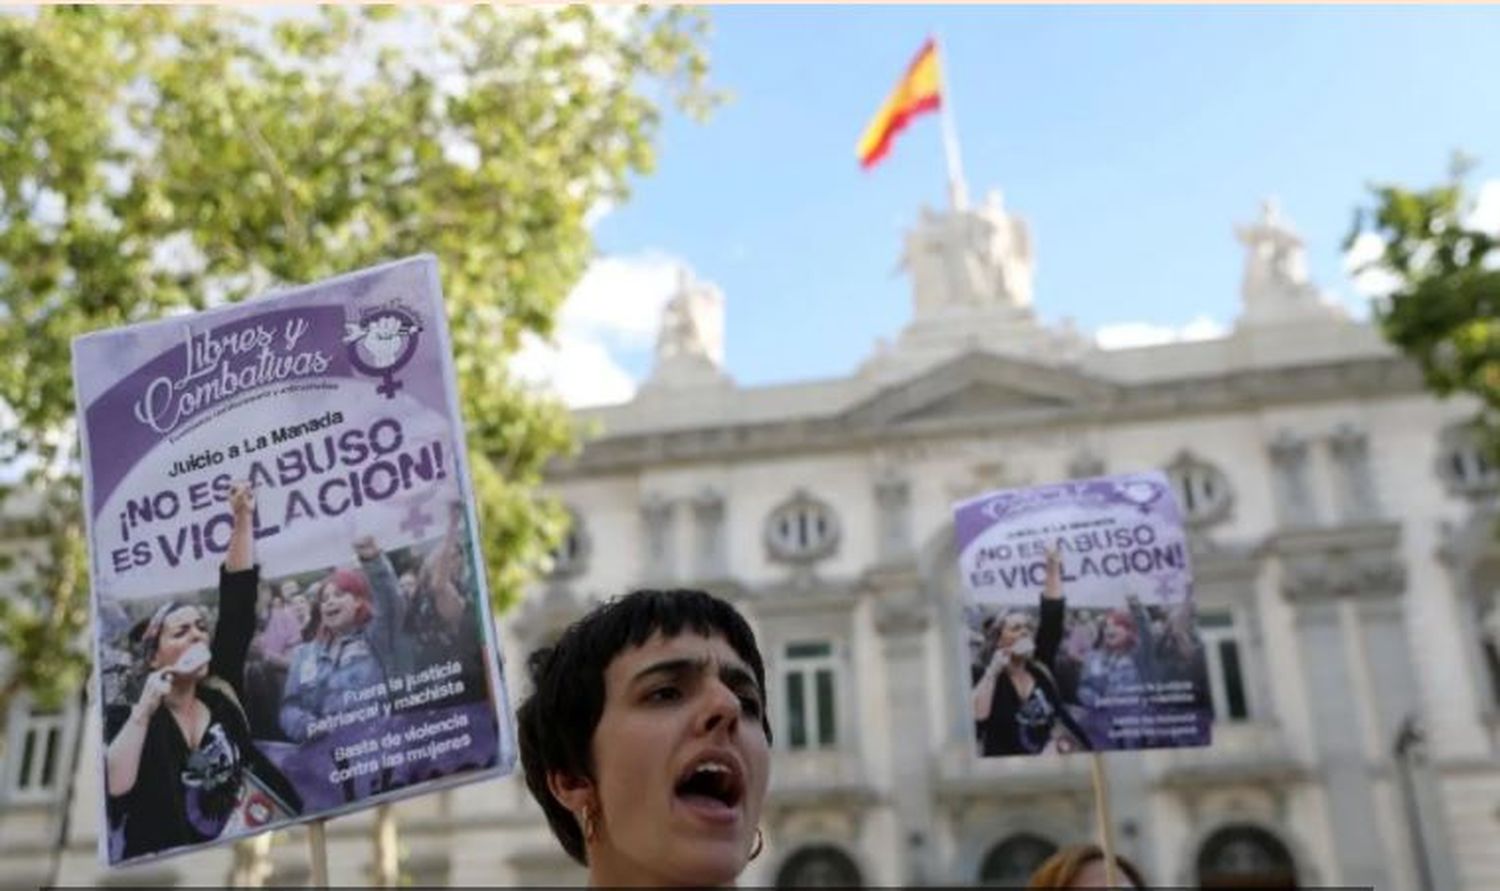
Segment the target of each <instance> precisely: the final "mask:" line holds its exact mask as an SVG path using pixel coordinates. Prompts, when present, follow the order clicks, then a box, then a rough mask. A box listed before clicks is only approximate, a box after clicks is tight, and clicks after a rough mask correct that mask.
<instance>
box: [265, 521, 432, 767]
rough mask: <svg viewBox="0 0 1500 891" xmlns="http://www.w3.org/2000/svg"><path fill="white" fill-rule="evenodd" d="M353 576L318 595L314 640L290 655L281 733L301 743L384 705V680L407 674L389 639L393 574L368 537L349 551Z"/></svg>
mask: <svg viewBox="0 0 1500 891" xmlns="http://www.w3.org/2000/svg"><path fill="white" fill-rule="evenodd" d="M354 551H355V553H356V554H358V555H359V558H360V566H361V568H360V569H335V570H334V571H333V572H331V573H329V574H328V577H327V578H325V579H324V580H323V581H322V583H321V585H320V587H319V589H318V608H317V616H318V622H319V627H318V632H317V635H316V636H315V637H314V638H313V639H312V640H309V641H307V642H306V643H303V644H301V645H300V646H298V647H297V649H296V650H294V651H293V653H292V664H291V666H290V668H288V669H287V675H286V688H285V689H284V690H283V691H282V696H281V729H282V731H283V732H284V733H286V735H287V737H288V738H290V739H292V740H294V741H298V742H301V741H304V740H307V739H309V738H311V737H315V736H321V735H323V734H324V733H325V732H327V731H328V730H333V729H337V727H338V726H339V725H338V722H336V721H335V722H329V721H327V720H326V719H329V718H332V717H334V716H335V715H337V714H338V713H339V712H343V711H365V710H368V708H369V707H370V706H384V705H386V704H387V702H388V696H387V692H388V689H389V688H388V680H389V678H390V676H392V675H395V674H399V673H402V672H404V671H406V670H409V666H408V665H407V664H405V662H404V661H403V660H402V659H401V652H402V649H403V648H401V647H400V646H398V642H397V641H396V640H395V638H394V635H395V632H396V628H398V627H399V626H400V624H401V615H402V607H401V595H400V593H399V587H398V585H397V582H396V573H395V570H393V569H392V568H391V564H390V561H389V560H388V559H386V556H385V555H384V554H383V553H381V551H380V548H379V547H378V546H377V545H376V544H375V540H374V539H373V538H370V537H369V536H365V537H364V538H361V539H359V540H358V541H356V542H355V544H354Z"/></svg>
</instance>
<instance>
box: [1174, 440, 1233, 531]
mask: <svg viewBox="0 0 1500 891" xmlns="http://www.w3.org/2000/svg"><path fill="white" fill-rule="evenodd" d="M1166 472H1167V481H1168V482H1169V483H1171V484H1172V494H1173V495H1175V496H1176V497H1177V506H1178V507H1179V508H1181V509H1182V518H1183V519H1184V520H1186V521H1187V522H1188V524H1189V525H1193V526H1205V525H1208V524H1209V523H1216V522H1218V521H1219V520H1222V519H1224V518H1226V517H1228V516H1229V508H1230V505H1231V503H1232V502H1233V501H1234V492H1233V490H1231V489H1230V488H1229V478H1228V477H1226V476H1225V475H1224V472H1223V471H1221V470H1219V468H1217V467H1215V466H1213V465H1212V464H1209V463H1207V462H1205V461H1201V460H1199V459H1197V458H1195V457H1193V456H1192V455H1189V454H1187V453H1183V454H1182V455H1181V456H1179V457H1178V458H1177V460H1176V461H1174V462H1172V465H1171V466H1170V467H1168V468H1167V469H1166Z"/></svg>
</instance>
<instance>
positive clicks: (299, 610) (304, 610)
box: [287, 593, 312, 628]
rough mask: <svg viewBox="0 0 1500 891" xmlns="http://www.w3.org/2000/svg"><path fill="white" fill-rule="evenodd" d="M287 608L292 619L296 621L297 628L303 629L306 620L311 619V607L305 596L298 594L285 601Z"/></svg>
mask: <svg viewBox="0 0 1500 891" xmlns="http://www.w3.org/2000/svg"><path fill="white" fill-rule="evenodd" d="M287 606H288V608H290V609H291V611H292V618H294V619H296V620H297V627H299V628H305V627H306V626H307V623H308V620H309V619H311V618H312V605H311V604H310V603H308V600H307V595H306V594H303V593H298V594H295V595H293V596H292V597H291V598H290V599H289V600H287Z"/></svg>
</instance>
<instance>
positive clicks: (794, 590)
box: [0, 197, 1500, 891]
mask: <svg viewBox="0 0 1500 891" xmlns="http://www.w3.org/2000/svg"><path fill="white" fill-rule="evenodd" d="M1235 234H1236V236H1237V237H1238V239H1239V240H1240V242H1241V243H1242V244H1243V245H1244V248H1245V252H1246V259H1245V265H1244V270H1243V278H1242V280H1241V282H1240V293H1241V295H1242V305H1241V313H1240V315H1239V318H1238V319H1237V321H1236V323H1235V324H1234V326H1233V329H1232V331H1231V332H1230V333H1229V334H1228V335H1227V336H1224V337H1222V338H1219V339H1215V340H1207V341H1200V342H1186V343H1172V344H1167V345H1161V346H1152V347H1143V348H1135V349H1120V350H1102V349H1099V348H1097V347H1096V346H1094V345H1093V344H1092V343H1091V342H1090V341H1088V340H1086V339H1084V338H1082V337H1080V336H1079V335H1078V334H1077V333H1076V332H1074V331H1071V330H1069V329H1066V328H1062V329H1056V328H1049V327H1047V326H1044V325H1043V324H1041V323H1040V322H1038V320H1037V319H1036V317H1035V315H1034V313H1033V311H1032V308H1031V303H1032V259H1033V254H1032V245H1031V240H1030V237H1029V235H1028V232H1027V228H1026V226H1025V224H1024V222H1023V221H1022V220H1021V219H1020V218H1019V217H1017V216H1015V215H1013V214H1011V213H1010V212H1008V211H1007V210H1006V209H1005V208H1004V207H1002V206H1001V204H1000V201H999V199H998V198H997V197H992V198H991V199H990V200H989V201H988V202H987V203H986V204H985V205H984V206H982V207H980V208H978V209H973V210H963V211H950V212H941V213H934V212H930V211H928V212H924V213H923V214H922V216H921V217H920V219H919V220H918V222H917V224H916V225H915V227H914V229H913V231H912V232H911V233H910V235H909V237H908V239H907V243H906V251H905V256H904V261H905V266H906V268H907V270H908V271H909V272H910V275H911V279H912V286H913V291H912V307H913V311H912V317H911V320H910V322H909V324H908V325H907V326H906V327H905V329H904V330H903V331H902V333H901V335H900V336H899V338H897V340H896V341H895V342H894V343H891V344H889V345H882V346H881V347H880V348H879V349H877V350H876V352H875V354H874V355H872V356H870V357H869V358H868V360H867V361H866V362H865V363H864V364H863V365H862V366H861V367H860V368H858V369H857V370H855V371H854V372H853V373H852V374H850V375H849V376H848V377H844V378H838V379H834V380H823V381H810V382H806V383H799V384H793V385H785V386H772V387H760V388H742V387H738V386H736V385H735V383H734V382H733V381H732V380H731V379H730V378H729V377H728V376H727V375H726V374H725V372H724V371H723V369H722V364H721V363H722V319H723V315H722V297H721V296H720V295H719V294H718V292H717V291H716V290H715V289H713V288H712V287H711V286H708V285H703V284H697V283H694V282H691V281H684V283H683V285H682V288H681V292H680V293H679V294H678V295H677V296H676V297H675V298H674V299H673V300H672V302H671V304H670V305H669V307H668V309H667V312H666V317H665V318H664V321H663V326H662V335H661V340H660V342H659V345H658V350H657V362H656V366H655V368H654V370H653V372H652V374H651V376H650V378H649V380H648V381H647V382H646V383H645V384H644V385H643V386H642V388H641V390H640V392H639V393H638V394H637V396H636V398H635V399H634V400H633V401H632V402H631V403H629V404H627V405H621V406H614V407H609V408H603V409H596V410H590V411H584V412H580V416H581V420H584V421H587V422H589V423H590V425H591V426H592V427H593V428H594V429H595V430H596V431H597V435H596V436H595V437H594V438H593V439H591V440H590V441H589V443H588V445H587V447H586V448H585V449H584V450H583V451H582V453H581V454H580V455H579V456H578V457H577V458H576V459H574V460H572V461H570V462H567V463H566V464H561V465H558V466H557V467H556V468H555V469H554V471H553V473H552V475H551V480H550V483H549V486H550V488H551V490H552V492H553V493H555V494H556V495H557V496H558V497H559V498H561V499H562V500H563V501H564V503H566V504H567V506H568V508H569V510H570V511H571V512H572V514H573V517H574V520H575V522H574V526H573V531H572V534H571V535H570V537H569V539H568V542H567V543H566V545H565V546H564V547H563V548H562V549H561V550H560V551H559V553H558V554H557V559H556V565H555V567H554V569H553V572H552V574H551V576H550V577H549V578H548V579H547V580H546V581H545V582H544V583H542V584H539V585H538V586H537V587H536V589H535V590H534V591H533V592H532V593H531V594H530V596H528V598H527V599H526V601H525V602H524V603H523V604H521V605H520V606H519V607H518V608H517V609H516V610H515V611H513V612H512V613H511V614H509V615H507V616H505V617H504V618H503V619H502V620H501V626H502V634H503V636H504V638H505V641H506V645H507V647H508V652H509V653H510V659H509V663H510V664H509V666H508V668H509V670H508V674H509V676H510V683H511V684H512V688H513V691H514V692H515V693H516V694H519V693H521V692H523V690H522V686H523V685H522V681H521V679H520V677H519V674H520V672H519V666H520V665H521V658H520V657H521V655H522V654H524V653H525V652H526V651H529V650H530V649H531V648H532V647H534V646H536V645H537V644H539V643H542V642H544V641H546V640H548V639H549V638H550V637H551V636H553V635H554V634H556V633H557V632H558V631H559V630H560V629H561V628H562V627H563V626H564V625H565V624H566V623H567V622H568V621H570V620H571V619H573V618H574V617H576V616H577V615H579V614H580V613H581V612H582V611H583V610H585V609H587V608H588V606H589V605H591V604H592V603H594V602H596V601H598V600H600V599H602V598H605V597H608V596H610V595H612V594H615V593H619V592H621V591H624V590H627V589H629V588H631V587H635V586H641V585H668V584H670V585H691V586H701V587H705V588H708V589H710V590H713V591H715V592H718V593H721V594H723V595H725V596H727V597H730V598H732V599H733V600H734V601H735V602H736V603H738V604H739V605H740V607H741V608H742V609H743V610H744V611H745V612H746V614H747V615H749V616H750V617H751V619H752V622H753V624H754V625H755V626H756V629H757V632H758V634H759V636H760V639H761V642H762V645H763V648H764V649H765V651H766V653H767V655H768V658H769V669H770V679H769V686H770V689H769V691H768V692H769V695H770V702H771V707H772V709H773V712H772V715H773V721H774V722H775V725H776V730H777V749H776V752H775V756H774V758H775V761H774V768H773V788H772V792H771V795H770V800H769V802H768V806H767V812H766V816H765V825H764V829H765V833H766V839H767V847H766V851H765V854H764V855H763V856H762V857H761V858H759V859H758V860H757V861H756V862H755V863H754V864H752V867H751V871H750V874H748V875H747V876H746V880H747V882H748V883H750V884H756V885H773V884H786V885H795V884H821V883H830V882H846V883H854V882H863V883H868V884H879V885H893V884H925V883H933V884H937V883H941V884H967V883H978V882H999V883H1007V882H1010V883H1018V882H1020V881H1021V880H1023V879H1024V876H1025V874H1026V873H1027V872H1028V871H1029V870H1030V868H1031V867H1032V865H1033V864H1034V863H1035V862H1036V861H1037V860H1039V859H1040V858H1041V857H1043V856H1045V855H1046V853H1048V852H1049V851H1050V850H1051V849H1052V847H1053V846H1055V845H1059V844H1064V843H1068V842H1072V841H1077V840H1083V839H1085V838H1087V837H1088V836H1089V835H1090V834H1091V830H1092V811H1091V808H1092V798H1091V793H1090V785H1089V772H1088V763H1087V761H1085V760H1083V759H1081V758H1072V759H1070V758H1067V757H1063V756H1043V757H1039V758H1037V759H1034V760H1020V761H1017V760H995V761H981V760H980V759H978V758H977V757H976V756H975V754H974V752H973V748H972V743H971V733H972V719H971V717H970V715H969V712H968V707H967V692H968V691H967V687H968V683H969V674H968V669H967V666H966V665H965V664H964V663H963V658H962V655H961V654H962V647H961V639H960V638H959V636H958V622H959V609H960V603H959V592H958V579H957V576H956V573H955V571H954V555H953V551H952V543H951V534H952V533H951V526H950V510H949V509H950V505H951V504H952V503H953V502H954V501H956V500H958V499H961V498H964V497H967V496H969V495H972V494H976V493H978V492H980V491H983V490H985V489H988V488H994V487H999V486H1005V485H1012V484H1025V483H1034V482H1044V481H1048V480H1055V479H1059V478H1064V477H1069V476H1082V475H1090V474H1095V473H1100V472H1113V471H1124V470H1129V469H1138V468H1146V467H1160V468H1163V469H1165V470H1166V471H1167V472H1168V474H1169V475H1170V477H1171V478H1172V480H1173V482H1174V484H1175V485H1176V487H1177V490H1178V496H1179V498H1180V500H1181V502H1182V504H1183V505H1184V507H1185V509H1186V512H1187V513H1188V515H1189V517H1190V522H1191V525H1192V541H1193V563H1194V569H1195V575H1196V579H1197V588H1196V590H1197V596H1198V598H1199V613H1200V618H1201V631H1202V636H1203V638H1204V641H1205V643H1206V645H1207V648H1208V654H1209V666H1210V675H1211V684H1212V691H1213V697H1214V703H1215V709H1216V711H1217V714H1218V724H1217V727H1216V729H1215V741H1214V745H1213V746H1212V747H1211V748H1208V749H1202V750H1183V751H1176V752H1167V751H1162V752H1146V753H1121V754H1114V755H1109V756H1107V758H1106V760H1107V764H1108V769H1109V776H1110V782H1111V792H1112V799H1113V805H1114V821H1115V829H1116V834H1117V837H1118V839H1119V844H1120V846H1121V848H1122V851H1123V852H1124V853H1126V854H1128V855H1130V856H1131V857H1132V858H1134V859H1136V860H1137V861H1138V862H1140V863H1141V864H1143V865H1144V867H1145V868H1146V870H1147V872H1148V873H1149V874H1150V875H1151V876H1152V877H1153V879H1154V880H1156V881H1160V882H1162V883H1171V884H1177V885H1186V886H1192V885H1200V884H1201V885H1202V886H1204V887H1235V886H1236V885H1237V884H1238V885H1243V884H1244V883H1246V882H1247V881H1258V882H1262V883H1264V882H1280V883H1282V884H1283V885H1284V886H1286V887H1294V886H1308V885H1331V884H1341V883H1342V884H1351V885H1373V886H1375V887H1377V888H1381V889H1423V888H1427V889H1434V891H1436V889H1444V891H1446V889H1464V891H1490V889H1494V888H1497V887H1500V760H1497V747H1500V609H1497V604H1496V597H1497V592H1500V539H1497V538H1496V536H1495V535H1494V533H1493V529H1494V524H1495V522H1496V520H1497V509H1496V504H1497V501H1496V498H1497V492H1500V470H1497V469H1496V468H1494V467H1492V466H1490V465H1488V464H1486V463H1485V462H1484V461H1483V460H1482V458H1481V456H1480V454H1479V452H1478V451H1477V450H1476V449H1475V448H1474V445H1473V442H1472V441H1471V440H1470V439H1469V438H1468V436H1467V434H1466V431H1465V428H1464V420H1465V418H1466V417H1467V415H1468V413H1469V412H1470V411H1471V410H1472V407H1471V406H1466V405H1464V404H1462V403H1458V402H1454V403H1440V402H1437V401H1435V400H1434V399H1432V398H1431V397H1429V396H1428V395H1427V394H1426V393H1425V392H1424V390H1423V389H1422V383H1421V379H1420V375H1419V374H1418V373H1417V371H1416V370H1415V369H1414V368H1413V367H1412V366H1411V365H1410V364H1408V363H1407V362H1405V361H1403V360H1401V359H1400V358H1398V357H1397V356H1396V355H1395V354H1394V353H1393V352H1392V351H1391V349H1390V348H1389V347H1387V346H1386V345H1385V344H1384V343H1383V342H1382V340H1381V339H1380V337H1379V335H1378V333H1377V332H1376V331H1374V330H1373V329H1372V328H1371V327H1369V326H1368V325H1366V324H1363V323H1359V322H1355V321H1352V320H1350V319H1349V318H1347V317H1346V316H1345V315H1344V314H1343V313H1342V312H1341V311H1339V310H1338V309H1336V308H1335V307H1333V306H1332V305H1331V304H1329V303H1327V302H1326V301H1324V300H1323V299H1322V298H1321V297H1320V295H1319V292H1318V290H1317V289H1316V288H1315V287H1314V286H1313V285H1312V284H1311V283H1310V282H1309V281H1308V277H1307V274H1306V271H1305V267H1304V253H1303V245H1302V242H1301V241H1300V240H1299V239H1298V237H1297V236H1296V235H1295V234H1294V233H1293V232H1292V231H1291V229H1290V228H1289V227H1288V226H1287V225H1286V224H1285V223H1284V222H1283V221H1282V220H1280V219H1279V218H1278V216H1277V215H1276V213H1275V210H1274V208H1272V207H1267V208H1266V209H1265V210H1264V211H1263V213H1262V215H1261V218H1260V219H1259V220H1257V221H1256V222H1254V223H1253V224H1250V225H1246V226H1242V227H1239V228H1237V229H1236V232H1235ZM1225 278H1226V281H1225V286H1226V287H1233V286H1234V283H1233V281H1232V279H1231V278H1230V271H1229V270H1226V276H1225ZM18 718H19V719H18V720H12V722H11V727H12V730H11V733H12V739H11V741H10V745H9V746H8V747H7V753H8V754H7V756H6V764H5V776H4V781H5V785H4V792H3V793H0V794H3V796H4V797H3V798H0V839H3V840H0V865H3V866H4V868H3V869H0V876H3V878H0V885H8V884H16V885H35V884H36V883H37V880H38V879H39V878H45V877H46V876H49V875H51V874H52V873H51V872H49V869H50V867H49V864H48V862H47V853H46V851H47V841H48V839H51V838H56V837H58V833H59V832H60V831H61V827H60V825H59V819H60V818H59V814H60V813H61V808H60V802H59V801H58V798H57V796H58V792H57V790H59V789H61V788H62V787H63V786H64V785H65V784H63V783H61V782H60V781H59V780H60V773H61V770H60V768H59V767H58V766H57V765H59V764H63V763H66V762H65V761H64V760H62V756H61V754H59V755H58V756H57V758H56V759H53V756H52V755H51V754H50V753H51V752H52V749H51V748H49V747H50V746H53V745H56V746H57V747H58V752H59V753H61V752H63V751H64V750H66V749H67V748H68V746H69V740H70V739H71V735H72V734H73V732H74V728H75V726H76V725H77V724H78V723H79V721H78V719H77V718H76V717H74V716H72V715H62V716H37V717H36V718H34V719H32V720H30V721H28V720H26V719H25V716H24V715H22V716H18ZM49 722H50V723H49ZM82 723H83V724H84V725H85V726H86V727H87V728H88V732H87V733H86V735H85V736H86V740H90V739H92V735H93V732H94V730H93V727H94V723H93V718H92V716H90V717H88V718H87V719H85V720H84V721H83V722H82ZM33 751H35V752H37V753H40V754H35V755H25V754H22V755H21V756H19V757H18V756H17V754H16V753H27V752H33ZM96 758H97V754H96V753H94V752H93V751H92V750H91V748H90V746H89V745H87V744H85V747H84V753H83V758H82V761H81V764H83V765H84V767H83V768H82V769H81V770H80V777H79V779H80V781H81V782H80V783H79V784H78V791H77V793H76V794H75V795H74V796H73V799H72V807H71V813H72V819H71V822H70V823H69V824H68V826H67V829H66V836H67V838H68V848H67V850H66V852H65V854H64V855H63V857H62V858H61V861H60V866H59V869H58V873H57V874H58V876H59V880H60V882H61V883H62V884H84V883H91V882H94V881H96V880H97V879H98V872H97V868H96V867H95V866H94V865H93V862H92V845H93V835H94V823H93V820H94V817H93V815H94V813H95V812H96V808H97V800H96V799H95V798H94V796H95V794H96V791H95V788H94V787H95V785H96V777H95V776H94V772H93V770H92V769H91V768H89V767H88V765H91V764H94V763H96V761H95V759H96ZM48 759H53V760H48ZM46 765H51V766H50V767H49V766H46ZM49 796H50V798H49ZM397 813H398V814H399V817H400V824H401V832H402V841H403V845H404V849H405V851H404V853H405V861H404V863H405V869H406V871H407V872H408V874H409V875H410V876H412V877H413V878H414V880H416V881H418V882H451V883H453V884H469V885H474V884H506V883H513V882H514V883H528V884H533V883H566V882H576V881H578V880H579V879H580V878H581V875H582V874H581V872H580V871H579V870H577V868H576V867H574V866H572V865H571V864H570V863H569V862H568V861H567V860H566V859H565V858H564V857H563V856H562V855H561V853H560V851H559V849H558V847H557V845H556V844H555V843H554V842H552V840H551V838H550V836H549V835H548V834H547V832H546V829H545V825H544V823H543V821H542V819H541V815H540V811H539V810H538V809H537V808H536V807H535V806H534V805H533V804H532V803H531V802H530V801H529V800H528V799H527V796H526V794H525V792H524V788H523V787H522V784H521V783H520V782H519V780H517V779H511V780H506V781H500V782H496V783H490V784H485V785H481V786H475V787H468V788H465V789H462V790H457V791H454V792H450V793H445V794H443V795H439V796H433V797H430V798H427V799H423V800H420V801H414V802H411V803H409V804H405V805H401V806H399V807H398V808H397ZM369 826H370V821H369V819H368V818H367V817H354V818H349V819H347V820H341V821H336V822H335V823H333V824H331V825H330V829H329V832H330V838H331V842H332V844H333V848H334V851H333V862H334V875H333V878H334V881H335V883H339V882H343V883H356V882H360V881H363V880H364V879H365V878H366V877H367V876H368V875H369V872H368V870H369V869H370V867H371V850H370V844H369V840H368V832H369ZM233 866H234V864H233V863H232V858H231V856H230V854H229V852H227V851H224V852H216V853H210V854H205V855H200V856H196V857H191V858H187V859H183V860H179V861H172V862H169V863H165V864H162V865H159V866H155V867H146V868H143V869H139V870H136V871H134V872H133V873H127V874H121V875H120V876H116V877H111V879H110V880H111V881H152V882H177V883H211V882H218V881H222V880H223V879H224V878H225V877H226V875H228V874H229V872H230V870H231V868H232V867H233ZM239 866H240V867H241V873H239V875H240V876H241V877H242V878H243V877H252V876H253V877H257V878H261V879H265V880H267V881H269V882H270V883H273V884H283V883H285V884H296V883H299V882H302V881H305V879H306V877H307V858H306V852H305V850H304V847H303V845H302V844H301V842H300V840H299V837H298V836H296V834H283V836H282V837H281V838H280V840H278V841H277V842H276V843H275V844H274V845H272V846H271V847H270V850H269V854H268V855H266V857H265V859H264V861H263V862H256V861H255V859H254V858H244V859H242V860H241V862H240V864H239Z"/></svg>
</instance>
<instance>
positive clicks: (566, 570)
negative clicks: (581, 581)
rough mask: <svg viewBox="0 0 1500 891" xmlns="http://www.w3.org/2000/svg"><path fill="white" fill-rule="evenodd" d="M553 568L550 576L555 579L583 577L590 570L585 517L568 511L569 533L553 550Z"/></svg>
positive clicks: (570, 510)
mask: <svg viewBox="0 0 1500 891" xmlns="http://www.w3.org/2000/svg"><path fill="white" fill-rule="evenodd" d="M551 558H552V568H551V570H550V571H549V572H548V575H549V576H551V577H552V578H555V579H565V578H572V577H574V576H577V575H581V574H582V573H583V571H584V570H585V569H586V568H588V560H589V537H588V529H587V528H586V527H585V526H584V524H583V515H582V514H580V513H578V511H576V510H573V509H572V508H569V509H568V531H567V532H565V533H564V534H563V540H562V541H561V542H559V543H558V545H557V547H556V548H554V549H553V550H552V553H551Z"/></svg>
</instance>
